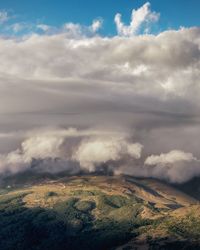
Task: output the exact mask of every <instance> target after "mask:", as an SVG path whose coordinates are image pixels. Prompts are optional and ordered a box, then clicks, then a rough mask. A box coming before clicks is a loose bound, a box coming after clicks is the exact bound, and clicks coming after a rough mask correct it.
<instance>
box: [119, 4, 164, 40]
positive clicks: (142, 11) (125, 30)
mask: <svg viewBox="0 0 200 250" xmlns="http://www.w3.org/2000/svg"><path fill="white" fill-rule="evenodd" d="M150 6H151V5H150V3H149V2H147V3H145V4H144V5H143V6H142V7H140V8H139V9H137V10H135V9H133V11H132V15H131V22H130V25H125V24H124V23H123V22H122V20H121V17H122V16H121V14H120V13H117V14H116V15H115V23H116V27H117V31H118V34H119V35H120V36H133V35H136V34H137V33H138V32H139V31H140V29H141V28H142V26H144V27H143V28H144V29H143V30H144V31H147V30H148V29H149V26H150V24H151V23H153V22H157V21H158V19H159V17H160V14H159V13H156V12H152V11H151V9H150Z"/></svg>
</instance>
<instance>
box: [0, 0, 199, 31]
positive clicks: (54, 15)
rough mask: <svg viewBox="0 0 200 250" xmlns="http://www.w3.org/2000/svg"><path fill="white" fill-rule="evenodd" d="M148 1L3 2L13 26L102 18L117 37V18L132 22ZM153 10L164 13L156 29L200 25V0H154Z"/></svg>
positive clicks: (1, 6) (88, 21)
mask: <svg viewBox="0 0 200 250" xmlns="http://www.w3.org/2000/svg"><path fill="white" fill-rule="evenodd" d="M146 2H147V1H145V0H117V1H116V0H98V1H94V0H65V1H64V0H60V1H55V0H29V1H27V0H1V1H0V10H4V11H7V12H8V14H9V15H11V16H12V18H11V19H10V20H9V23H15V22H25V23H45V24H48V25H52V26H57V27H58V26H61V25H62V24H63V23H66V22H73V23H80V24H82V25H89V24H91V22H92V20H93V19H95V18H98V17H101V18H103V20H104V25H103V29H102V30H101V33H103V34H104V35H113V34H116V27H115V24H114V21H113V19H114V16H115V14H116V13H121V14H122V19H123V21H124V22H125V23H129V21H130V15H131V11H132V9H137V8H139V7H141V6H142V5H143V4H144V3H146ZM149 2H150V4H151V9H152V10H153V11H155V12H158V13H160V15H161V16H160V20H159V22H158V23H157V24H156V27H155V30H156V31H160V30H165V29H169V28H173V29H178V28H179V27H180V26H184V27H191V26H199V24H200V16H199V10H200V1H199V0H173V1H169V0H150V1H149Z"/></svg>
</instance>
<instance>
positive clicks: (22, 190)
mask: <svg viewBox="0 0 200 250" xmlns="http://www.w3.org/2000/svg"><path fill="white" fill-rule="evenodd" d="M182 189H183V190H184V188H182ZM188 193H189V194H190V192H188ZM0 249H1V250H12V249H13V250H14V249H15V250H35V249H37V250H44V249H48V250H64V249H65V250H66V249H69V250H73V249H75V250H76V249H81V250H82V249H83V250H84V249H88V250H93V249H95V250H96V249H97V250H98V249H99V250H104V249H123V250H128V249H200V205H199V201H198V200H197V199H195V198H194V197H191V196H190V195H187V194H185V193H184V192H181V191H180V190H178V189H177V188H174V187H172V186H170V185H167V184H165V183H162V182H161V181H157V180H153V179H144V178H142V179H137V178H133V177H130V176H119V177H116V176H101V175H99V176H92V175H89V176H72V177H68V176H66V175H65V174H64V173H62V174H60V175H57V176H55V175H49V174H42V175H41V174H37V175H36V174H35V175H32V174H31V173H30V172H29V173H24V174H19V175H16V176H12V177H9V178H6V179H4V180H1V188H0Z"/></svg>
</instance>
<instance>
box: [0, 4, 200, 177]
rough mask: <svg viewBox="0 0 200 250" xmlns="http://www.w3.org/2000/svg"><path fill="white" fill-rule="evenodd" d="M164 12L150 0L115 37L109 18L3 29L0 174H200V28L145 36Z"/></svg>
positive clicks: (120, 26)
mask: <svg viewBox="0 0 200 250" xmlns="http://www.w3.org/2000/svg"><path fill="white" fill-rule="evenodd" d="M158 18H159V14H158V13H155V12H153V11H151V10H150V4H149V3H146V4H145V5H144V6H142V7H141V8H140V9H138V10H134V11H133V15H132V21H131V24H130V26H126V25H124V24H123V23H122V21H121V17H120V15H119V14H117V15H116V17H115V21H116V24H117V28H118V33H119V34H118V35H117V36H114V37H103V36H100V35H99V34H98V30H99V29H100V28H101V27H102V24H103V23H102V20H101V19H95V20H94V21H93V22H91V25H89V26H83V25H80V24H74V23H66V24H63V26H62V28H60V29H58V28H55V27H50V26H47V25H46V24H38V26H37V29H40V30H41V32H40V33H34V32H33V33H31V34H25V35H22V36H14V37H13V36H11V37H4V36H1V37H0V54H1V67H0V173H1V174H5V173H16V172H18V171H23V170H25V169H27V168H30V167H35V166H37V167H38V166H40V170H42V169H43V171H44V170H45V169H46V170H48V171H61V170H63V169H64V170H68V171H69V172H72V173H74V172H77V171H80V170H84V171H96V169H101V168H102V167H105V166H106V167H108V168H109V169H111V170H112V171H114V172H115V173H120V172H121V173H127V174H132V175H135V176H150V177H156V178H162V179H166V180H168V181H171V182H183V181H186V180H188V179H190V178H192V177H194V176H199V175H200V171H199V169H200V166H199V160H198V159H200V152H199V148H200V143H199V140H198V136H199V134H200V126H199V122H200V112H199V110H200V103H199V96H200V86H199V83H200V28H199V27H191V28H181V29H179V30H168V31H163V32H161V33H159V34H146V33H148V32H147V30H146V29H147V28H149V25H150V24H151V23H152V22H156V21H157V20H158ZM16 28H17V27H16ZM141 30H142V31H144V33H141ZM138 33H139V34H138ZM137 34H138V35H137ZM70 128H71V129H70Z"/></svg>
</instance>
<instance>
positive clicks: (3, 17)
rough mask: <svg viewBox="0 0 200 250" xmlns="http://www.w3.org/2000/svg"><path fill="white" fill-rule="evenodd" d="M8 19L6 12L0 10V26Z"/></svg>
mask: <svg viewBox="0 0 200 250" xmlns="http://www.w3.org/2000/svg"><path fill="white" fill-rule="evenodd" d="M9 19H10V17H9V15H8V12H7V11H5V10H0V24H3V23H5V22H6V21H8V20H9Z"/></svg>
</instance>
